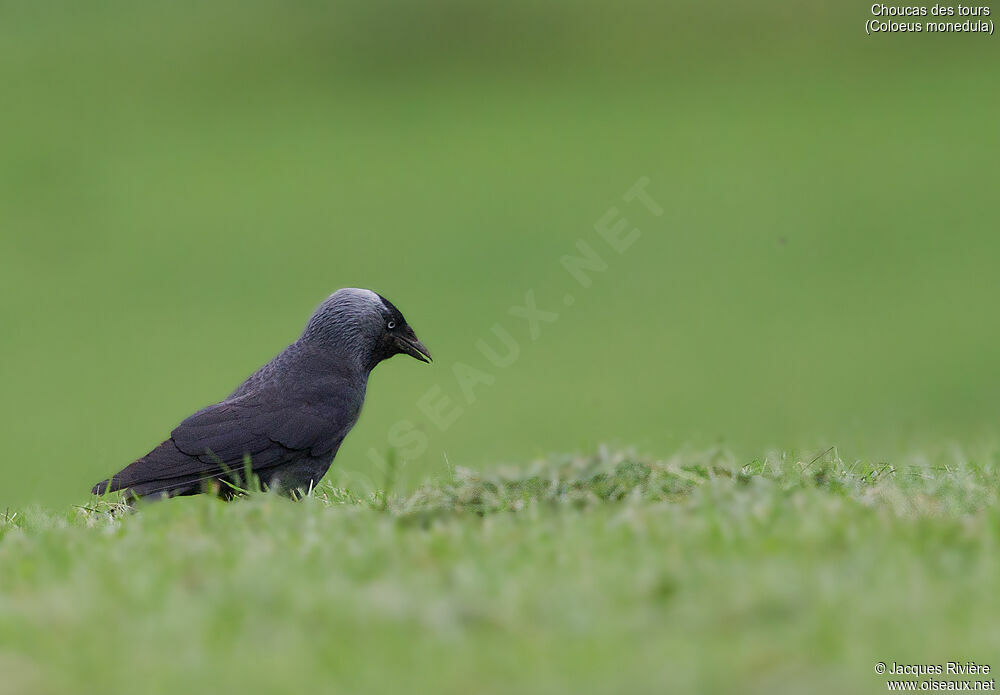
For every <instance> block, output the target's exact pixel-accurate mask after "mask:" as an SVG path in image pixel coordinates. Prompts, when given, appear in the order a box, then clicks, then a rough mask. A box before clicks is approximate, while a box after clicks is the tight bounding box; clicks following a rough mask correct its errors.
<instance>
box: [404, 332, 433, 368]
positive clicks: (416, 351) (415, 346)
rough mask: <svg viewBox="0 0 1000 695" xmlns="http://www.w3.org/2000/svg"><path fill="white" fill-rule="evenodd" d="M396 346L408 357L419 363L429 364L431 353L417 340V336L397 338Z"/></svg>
mask: <svg viewBox="0 0 1000 695" xmlns="http://www.w3.org/2000/svg"><path fill="white" fill-rule="evenodd" d="M396 344H397V345H399V351H400V352H402V353H405V354H407V355H409V356H410V357H412V358H414V359H417V360H420V361H421V362H430V361H431V353H430V350H428V349H427V348H426V347H425V346H424V344H423V343H421V342H420V341H419V340H417V336H413V337H412V338H397V339H396Z"/></svg>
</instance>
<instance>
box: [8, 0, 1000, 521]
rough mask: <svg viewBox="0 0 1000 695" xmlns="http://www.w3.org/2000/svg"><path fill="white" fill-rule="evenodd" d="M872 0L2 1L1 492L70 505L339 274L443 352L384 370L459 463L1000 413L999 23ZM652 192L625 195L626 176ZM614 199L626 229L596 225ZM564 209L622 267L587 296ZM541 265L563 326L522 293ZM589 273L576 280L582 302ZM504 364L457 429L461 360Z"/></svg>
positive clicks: (599, 278)
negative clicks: (959, 24)
mask: <svg viewBox="0 0 1000 695" xmlns="http://www.w3.org/2000/svg"><path fill="white" fill-rule="evenodd" d="M869 12H870V9H869V7H867V6H863V5H862V4H856V6H854V5H842V4H835V3H808V4H806V3H781V2H774V1H765V2H755V3H722V2H709V3H705V2H694V1H693V0H685V1H683V2H677V3H670V4H664V3H656V2H640V1H634V0H629V1H628V2H625V3H614V4H607V3H597V2H556V1H554V0H550V1H547V2H546V1H543V2H528V1H527V0H517V1H515V2H510V3H503V4H502V5H495V4H487V3H472V2H458V1H446V0H436V1H434V2H426V3H421V4H404V3H390V2H384V1H376V2H371V1H368V2H350V3H321V2H296V3H277V2H260V1H256V0H255V1H252V2H241V3H235V2H233V3H218V2H216V3H210V4H202V3H192V2H178V3H151V2H139V3H136V2H129V3H126V2H100V3H88V4H86V5H80V4H78V3H69V2H49V3H25V2H0V84H2V85H3V90H2V96H0V99H2V104H0V106H2V107H0V283H2V287H0V289H2V292H0V312H2V313H0V326H2V332H0V351H2V352H0V370H2V372H0V377H2V384H3V395H2V400H0V427H2V430H3V431H2V443H3V446H4V451H5V454H4V456H3V457H2V459H0V466H2V467H3V469H2V470H3V473H4V488H3V492H2V494H0V502H3V503H11V504H17V503H21V502H23V501H26V500H39V501H43V502H46V503H62V502H66V501H69V500H74V499H79V498H80V497H81V495H85V494H86V491H87V490H88V489H89V487H90V485H91V484H92V483H93V482H94V481H96V480H98V479H99V478H101V477H103V476H105V475H107V474H108V473H111V472H113V471H114V470H117V469H118V468H120V467H121V466H122V465H124V464H126V463H128V462H129V461H131V460H132V459H134V458H136V457H137V456H139V455H142V454H144V453H145V452H146V451H147V450H149V449H150V448H151V447H152V446H154V445H155V444H157V443H158V442H160V441H161V440H162V439H163V438H165V437H166V436H167V434H168V432H169V431H170V429H171V428H172V427H173V426H174V425H175V424H176V423H177V422H178V421H179V420H181V419H182V418H183V417H185V416H186V415H188V414H189V413H191V412H193V411H194V410H196V409H198V408H200V407H202V406H204V405H206V404H208V403H211V402H214V401H216V400H218V399H220V398H222V397H223V396H225V395H226V394H227V393H228V392H229V391H230V390H231V389H232V388H233V387H234V386H235V385H236V384H237V383H239V382H240V381H241V380H242V379H243V378H244V377H245V376H247V375H248V374H249V373H250V372H252V371H253V370H254V369H256V368H257V367H258V366H259V365H261V364H263V363H264V362H265V361H267V360H268V359H270V357H271V356H272V355H273V354H275V353H276V352H277V351H278V350H280V349H281V348H282V347H283V346H284V345H286V344H287V343H288V342H290V341H291V340H293V339H294V338H295V337H296V336H297V334H298V332H299V331H300V330H301V328H302V326H303V325H304V323H305V321H306V319H307V318H308V316H309V314H310V312H311V311H312V309H313V308H314V307H315V305H317V304H318V303H319V302H320V301H321V300H322V299H323V298H324V297H325V296H326V295H327V294H329V293H330V292H332V291H333V290H335V289H337V288H338V287H344V286H361V287H371V288H373V289H376V290H377V291H379V292H381V293H383V294H385V295H386V296H388V297H389V298H391V299H392V300H393V301H394V302H396V303H397V304H398V305H399V307H400V308H401V309H402V310H403V312H404V313H405V315H406V316H407V318H408V319H409V320H410V322H411V323H412V324H413V325H414V326H415V327H416V329H417V331H418V334H419V335H420V336H421V337H422V338H423V339H424V341H425V342H426V343H427V344H428V346H429V347H430V348H431V350H432V351H433V353H434V355H435V358H436V362H435V363H434V365H433V366H431V367H426V366H424V365H419V364H417V363H415V362H413V361H411V360H404V359H403V358H397V359H395V360H392V361H391V362H390V363H388V364H386V365H384V366H382V367H380V368H379V369H378V370H377V371H376V373H375V375H374V377H373V380H372V383H371V386H370V390H369V400H368V402H367V404H366V406H365V412H364V414H363V415H362V419H361V421H360V423H359V424H358V426H357V428H356V429H355V431H354V432H353V433H352V434H351V436H350V437H349V438H348V439H347V441H346V443H345V445H344V447H343V448H342V450H341V453H340V454H339V456H338V459H337V464H336V465H337V467H338V468H339V469H340V470H342V471H347V472H348V473H351V474H354V475H356V476H359V477H363V476H365V475H378V473H377V472H372V466H373V464H372V463H371V461H370V459H369V456H368V453H367V452H368V451H369V450H370V449H372V448H374V449H376V450H377V451H380V452H384V451H387V449H388V446H389V445H388V443H387V431H388V429H389V428H390V427H391V426H392V425H393V423H395V422H397V421H399V420H400V419H407V420H410V421H412V422H413V423H414V424H415V425H417V426H418V427H420V428H421V429H423V430H424V431H425V432H426V434H427V436H428V437H429V446H428V447H427V450H426V452H425V453H424V454H423V455H421V456H417V457H411V458H408V459H407V461H406V466H405V468H404V470H403V473H402V476H403V477H402V479H401V480H400V481H399V484H400V485H402V486H412V485H413V484H415V483H416V482H418V481H419V480H421V479H422V478H424V477H425V476H428V475H434V474H436V473H438V472H440V471H442V470H443V469H444V467H445V465H446V461H448V462H450V463H451V464H462V465H467V466H490V465H495V464H496V463H498V462H501V461H510V460H522V459H524V458H526V457H530V456H534V455H537V454H543V453H546V452H549V451H566V450H588V449H590V448H592V447H594V446H595V445H597V444H598V443H600V442H612V443H618V444H624V445H634V446H636V447H638V448H639V449H640V450H643V451H647V452H651V453H654V454H656V453H660V452H667V451H670V450H672V449H673V448H675V447H677V446H682V445H687V444H691V445H695V446H701V445H705V444H709V443H715V442H722V443H724V444H725V445H726V446H729V447H731V448H733V449H734V450H735V451H736V452H737V454H738V455H740V456H746V457H750V456H753V455H755V454H757V453H758V452H760V451H762V450H763V449H765V448H767V447H770V446H780V447H785V448H788V447H803V448H807V449H808V448H811V447H816V448H819V447H825V446H828V445H834V444H836V445H838V446H839V447H840V450H841V453H842V455H843V456H845V457H846V458H850V457H852V456H859V457H865V458H880V457H892V456H895V455H898V454H899V453H901V452H902V451H904V450H906V449H907V448H909V447H911V446H915V445H917V444H919V443H920V442H921V441H923V440H924V439H927V438H933V439H936V440H941V439H945V440H947V439H951V438H956V439H961V438H966V437H975V436H980V435H982V434H983V433H991V432H994V431H995V424H996V422H997V416H998V415H1000V399H998V390H997V368H996V364H997V362H996V360H997V349H996V344H997V340H998V339H1000V327H998V325H997V319H996V306H997V300H998V299H1000V282H998V280H997V278H996V276H995V273H996V270H997V258H998V254H1000V237H998V235H997V234H996V222H995V217H994V206H995V201H996V199H997V197H996V188H997V182H998V165H997V153H998V146H1000V135H998V131H997V128H996V115H997V113H1000V90H998V89H997V86H998V82H997V75H998V71H997V68H998V67H1000V65H998V53H997V50H996V43H995V41H996V40H995V39H993V38H991V37H989V36H984V35H978V34H975V35H952V36H946V35H933V36H932V35H906V34H900V35H882V36H873V37H867V36H866V35H865V33H864V27H863V25H864V21H865V20H866V19H867V18H868V17H869ZM642 176H645V177H648V178H649V179H650V184H649V192H650V193H651V194H652V195H653V197H655V198H656V199H657V201H658V202H660V204H662V205H663V207H664V208H665V209H666V212H665V214H664V215H663V216H662V217H659V218H654V217H652V216H650V215H648V214H646V213H645V211H644V210H643V209H642V208H640V207H636V206H635V204H634V203H633V204H626V203H624V202H623V201H622V200H621V195H622V193H623V192H624V191H625V190H626V189H627V188H628V187H629V186H630V185H631V184H632V183H633V182H635V181H636V180H637V179H638V178H639V177H642ZM612 206H615V207H618V208H619V209H620V210H621V212H622V213H623V214H625V216H626V217H628V218H629V220H630V222H632V223H633V224H635V225H636V226H638V227H639V228H640V229H641V230H642V236H641V238H640V239H639V241H638V242H636V244H635V246H634V247H633V248H632V249H629V250H628V251H626V252H625V253H624V254H622V255H620V256H619V255H617V254H614V253H612V252H610V251H609V250H608V248H607V246H606V245H604V246H602V244H603V242H602V241H601V240H600V238H599V237H598V236H597V235H596V233H595V232H594V230H593V225H594V222H595V221H596V220H598V219H599V218H600V217H601V216H602V215H603V214H604V213H605V212H606V211H607V210H608V209H609V208H610V207H612ZM580 239H583V240H585V241H587V242H588V243H590V244H591V245H592V246H593V247H594V248H596V249H600V250H601V252H602V255H603V256H604V257H605V258H606V260H607V261H608V263H609V268H608V270H607V271H606V272H605V273H603V274H597V275H595V276H594V280H595V282H594V285H593V287H591V288H589V289H588V290H586V291H578V290H579V288H578V287H576V286H575V285H574V284H573V281H572V279H571V278H569V276H568V275H567V274H566V272H565V271H564V270H563V269H562V268H561V266H560V265H559V258H560V257H561V256H562V255H564V254H567V253H571V252H573V250H574V245H575V244H576V242H577V241H578V240H580ZM529 289H534V290H535V292H536V295H537V298H538V303H539V305H540V306H541V307H542V308H546V309H553V310H556V311H559V312H560V314H561V317H560V319H559V320H558V321H557V322H555V323H552V324H545V325H544V326H543V327H542V334H541V336H540V337H539V338H538V340H537V341H534V342H532V341H531V340H530V339H529V338H528V334H527V330H526V327H527V324H526V323H525V322H523V321H522V320H520V319H517V318H515V317H512V316H510V315H508V313H507V310H508V307H510V306H511V305H516V304H521V303H522V302H523V298H524V293H525V291H526V290H529ZM571 290H572V291H575V292H576V295H577V301H576V302H575V303H574V304H573V306H572V307H568V308H567V307H565V306H564V305H563V303H562V297H563V296H564V294H565V293H566V292H568V291H571ZM496 322H500V323H501V324H502V325H504V326H505V327H506V328H507V329H508V330H509V331H510V332H511V334H512V335H514V336H515V337H516V338H517V339H518V340H519V342H520V343H521V346H522V354H521V356H520V358H519V360H518V361H517V362H516V364H514V365H512V366H511V367H510V368H508V369H505V370H502V371H498V370H495V369H492V368H489V371H490V372H491V373H493V374H494V375H495V377H496V381H495V383H493V384H492V385H489V386H483V387H481V388H480V389H478V390H477V395H478V400H477V402H476V403H474V404H472V405H469V406H468V407H466V409H465V412H464V413H463V415H462V416H461V417H460V418H459V419H458V420H457V421H456V423H455V424H454V425H453V426H452V427H451V428H449V429H448V430H447V431H446V432H441V431H440V430H438V429H437V428H436V427H435V426H434V425H433V424H431V423H430V421H429V420H428V419H427V418H426V417H425V416H424V415H423V414H422V413H421V412H420V410H419V408H418V407H417V406H416V403H417V401H418V399H419V398H420V396H421V395H422V394H424V393H425V392H426V391H427V390H428V389H429V388H430V387H432V386H435V385H437V386H440V388H441V389H442V393H444V394H446V395H448V396H450V397H451V398H452V399H454V400H455V401H457V402H460V401H461V398H462V395H461V391H460V389H459V388H458V386H457V385H456V383H455V380H454V377H453V375H452V373H451V366H452V365H453V364H454V363H455V362H465V363H468V364H471V365H473V366H476V367H480V368H487V363H486V362H485V360H484V359H483V358H482V356H481V355H479V353H478V352H477V351H476V349H475V347H474V346H475V341H476V340H477V339H478V338H480V337H488V336H489V331H490V327H491V326H492V325H493V324H494V323H496Z"/></svg>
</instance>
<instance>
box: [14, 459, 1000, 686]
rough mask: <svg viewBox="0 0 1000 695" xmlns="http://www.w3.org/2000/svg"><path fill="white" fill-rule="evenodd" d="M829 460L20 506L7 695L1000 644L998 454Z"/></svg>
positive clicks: (662, 664) (867, 666)
mask: <svg viewBox="0 0 1000 695" xmlns="http://www.w3.org/2000/svg"><path fill="white" fill-rule="evenodd" d="M816 453H817V452H812V453H809V454H802V455H791V454H781V453H775V454H769V455H767V456H763V457H761V458H759V459H757V460H754V461H751V462H742V461H738V460H736V459H734V458H733V457H732V456H731V455H730V454H728V453H727V452H725V451H722V450H712V451H700V452H694V451H691V452H681V453H678V454H676V455H675V456H672V457H669V458H665V459H657V458H649V457H644V456H639V455H636V454H634V453H631V452H627V451H614V450H602V451H600V452H598V453H596V454H594V455H590V456H555V457H550V458H547V459H545V460H542V461H538V462H535V463H532V464H529V465H521V466H498V467H496V468H495V469H494V470H493V471H492V472H488V473H476V472H472V471H470V470H465V469H463V468H456V469H454V471H453V472H452V473H451V474H449V475H448V476H447V477H446V478H445V479H442V480H438V481H432V482H428V483H427V484H425V485H424V486H422V487H420V488H419V489H417V490H414V491H412V492H410V493H408V494H395V495H394V494H389V495H386V494H385V493H384V492H383V491H382V490H375V491H372V490H360V489H354V490H352V489H347V488H345V487H341V486H339V485H338V484H337V479H336V477H335V476H333V479H332V480H331V481H330V482H327V483H324V484H323V485H321V486H319V487H318V488H317V489H316V490H314V491H313V492H312V494H311V495H309V496H308V497H307V498H306V499H304V500H302V501H301V502H299V503H295V502H290V501H288V500H285V499H283V498H280V497H277V496H274V495H270V494H251V495H249V496H248V497H247V498H246V499H242V500H238V501H235V502H232V503H223V502H220V501H217V500H214V499H210V498H207V497H196V498H178V499H174V500H170V501H167V502H161V503H155V504H150V505H146V506H143V507H140V508H139V509H138V510H137V511H135V512H133V513H128V512H126V511H125V509H124V508H123V507H120V506H115V505H114V504H113V503H112V502H111V501H105V500H88V501H86V502H83V503H81V504H80V505H79V506H77V507H73V508H69V509H67V510H65V511H63V512H61V513H52V512H48V511H44V510H40V509H27V510H6V511H5V512H4V513H3V515H2V516H0V668H2V670H3V678H0V693H27V694H29V695H30V694H32V693H61V692H68V691H72V692H101V693H134V692H137V691H141V692H144V693H147V692H148V693H176V692H178V691H185V692H219V691H236V690H242V691H245V692H275V693H277V692H289V691H295V690H307V689H308V690H313V691H314V690H316V689H317V688H319V689H321V690H323V691H324V692H441V693H465V692H470V691H472V692H482V693H500V692H518V693H535V692H552V693H556V692H609V693H610V692H630V693H642V692H667V691H670V692H691V691H700V692H751V693H754V692H759V693H770V692H784V691H799V692H821V693H822V692H831V693H833V692H845V691H846V692H882V691H883V690H884V689H885V687H886V686H885V678H884V677H881V678H880V677H879V676H878V675H877V674H876V673H875V672H874V670H873V669H874V666H875V664H876V663H877V662H880V661H884V662H888V663H892V662H893V661H897V662H900V663H903V662H911V663H925V662H936V660H941V659H947V660H959V661H964V660H973V661H977V662H979V663H987V664H990V663H991V659H995V655H996V654H997V653H998V649H1000V630H998V629H997V627H996V624H995V616H996V615H997V614H1000V598H998V597H997V596H996V592H995V587H996V586H997V585H998V583H1000V565H998V562H997V552H996V550H997V548H998V547H1000V514H998V513H997V509H996V501H997V500H996V498H997V489H998V479H997V478H998V469H997V464H998V456H997V449H996V448H995V447H992V448H986V449H983V450H982V451H979V452H976V453H974V454H967V453H964V452H962V451H958V450H951V451H947V450H946V451H943V452H939V453H936V454H928V455H926V456H922V457H915V458H914V459H913V460H912V461H906V462H891V463H886V462H872V463H868V462H860V461H844V460H841V459H840V458H839V457H838V456H837V452H836V450H832V451H829V452H827V453H826V454H825V455H823V456H820V457H818V458H817V457H816ZM996 666H1000V664H998V665H996Z"/></svg>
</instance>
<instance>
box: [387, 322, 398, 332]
mask: <svg viewBox="0 0 1000 695" xmlns="http://www.w3.org/2000/svg"><path fill="white" fill-rule="evenodd" d="M385 327H386V328H388V329H389V330H390V331H391V330H392V329H393V328H395V327H396V322H395V321H390V322H389V323H387V324H385Z"/></svg>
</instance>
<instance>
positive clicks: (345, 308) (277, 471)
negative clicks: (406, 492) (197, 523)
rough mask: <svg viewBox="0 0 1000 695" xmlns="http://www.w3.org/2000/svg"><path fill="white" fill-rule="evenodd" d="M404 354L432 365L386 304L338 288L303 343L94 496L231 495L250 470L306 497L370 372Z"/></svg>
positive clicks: (347, 426) (354, 415) (270, 484)
mask: <svg viewBox="0 0 1000 695" xmlns="http://www.w3.org/2000/svg"><path fill="white" fill-rule="evenodd" d="M398 354H406V355H410V356H411V357H415V358H416V359H418V360H421V361H423V362H430V361H431V356H430V353H429V352H428V351H427V348H426V347H424V345H423V344H422V343H421V342H420V341H419V340H417V336H416V334H414V332H413V329H412V328H410V326H409V325H408V324H407V323H406V319H404V318H403V315H402V314H401V313H399V310H398V309H397V308H396V307H395V306H393V305H392V303H391V302H390V301H389V300H387V299H386V298H385V297H382V296H381V295H379V294H376V293H375V292H372V291H371V290H360V289H354V288H348V289H342V290H338V291H336V292H334V293H333V294H332V295H330V296H329V297H328V298H327V299H326V301H324V302H323V303H322V304H321V305H320V306H319V308H318V309H317V310H316V312H315V313H314V314H313V315H312V318H311V319H309V323H308V325H306V328H305V331H303V333H302V336H301V337H300V338H299V339H298V340H296V341H295V342H294V343H292V344H291V345H289V346H288V347H287V348H285V349H284V350H283V351H282V352H281V353H280V354H279V355H278V356H277V357H275V358H274V359H273V360H271V361H270V362H268V363H267V364H266V365H264V366H263V367H261V368H260V369H259V370H257V372H255V373H254V374H253V375H251V376H250V378H248V379H247V380H246V381H244V382H243V383H242V384H240V386H239V388H237V389H236V390H235V391H233V392H232V393H231V394H230V395H229V397H228V398H226V399H225V400H224V401H222V402H221V403H216V404H215V405H210V406H208V407H207V408H205V409H203V410H200V411H198V412H197V413H195V414H194V415H192V416H191V417H189V418H187V419H186V420H184V422H182V423H181V424H180V425H178V427H177V429H175V430H174V431H173V432H171V433H170V439H168V440H167V441H165V442H163V443H162V444H160V445H159V446H158V447H156V448H155V449H153V450H152V451H151V452H149V453H148V454H146V455H145V456H143V457H142V458H140V459H139V460H137V461H135V462H133V463H131V464H130V465H128V466H126V467H125V468H124V469H123V470H122V471H121V472H119V473H117V474H115V475H114V476H112V477H111V479H110V480H104V481H101V482H100V483H98V484H97V485H95V486H94V488H93V493H94V494H95V495H100V494H104V493H106V492H114V491H117V490H124V491H126V495H127V496H128V497H130V498H141V497H160V496H166V497H174V496H178V495H194V494H198V493H199V492H206V491H207V492H214V493H215V494H218V495H220V496H223V497H229V496H232V492H233V488H234V487H236V488H239V487H241V486H243V485H246V484H247V481H246V480H245V477H246V468H247V467H249V468H250V470H251V471H252V474H253V475H254V476H256V478H257V479H259V481H260V483H261V484H262V485H263V486H265V487H267V488H273V489H277V490H279V491H281V492H283V493H285V494H295V493H296V491H301V490H308V489H309V488H311V487H312V486H313V485H315V484H316V483H317V482H319V479H320V478H322V477H323V475H324V474H325V473H326V471H327V469H328V468H329V467H330V464H331V463H332V462H333V457H334V456H336V454H337V449H338V448H340V443H341V442H342V441H344V437H345V436H347V433H348V432H349V431H350V430H351V428H352V427H353V426H354V423H355V422H357V420H358V415H359V414H360V413H361V405H362V403H364V400H365V390H366V387H367V385H368V375H369V374H370V373H371V371H372V369H374V368H375V365H377V364H378V363H379V362H381V361H382V360H385V359H388V358H390V357H392V356H393V355H398ZM226 483H230V484H229V485H227V484H226Z"/></svg>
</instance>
